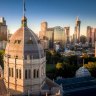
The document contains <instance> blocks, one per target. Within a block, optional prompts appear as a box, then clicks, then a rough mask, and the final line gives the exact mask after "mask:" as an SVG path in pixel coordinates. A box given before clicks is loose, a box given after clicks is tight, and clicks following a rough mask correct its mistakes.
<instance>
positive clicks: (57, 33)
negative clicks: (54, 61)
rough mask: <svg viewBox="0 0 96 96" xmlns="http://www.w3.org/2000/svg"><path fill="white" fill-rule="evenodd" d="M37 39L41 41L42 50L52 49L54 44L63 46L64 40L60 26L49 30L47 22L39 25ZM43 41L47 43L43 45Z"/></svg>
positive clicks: (63, 32) (63, 33)
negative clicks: (39, 29)
mask: <svg viewBox="0 0 96 96" xmlns="http://www.w3.org/2000/svg"><path fill="white" fill-rule="evenodd" d="M39 38H40V40H41V41H42V45H43V48H44V49H46V48H47V49H49V48H54V46H55V44H56V43H59V44H60V45H61V46H64V44H65V39H66V37H65V31H64V28H62V27H60V26H56V27H52V28H49V27H48V23H47V22H42V23H41V31H40V32H39ZM45 41H46V42H47V43H45ZM45 45H46V46H45Z"/></svg>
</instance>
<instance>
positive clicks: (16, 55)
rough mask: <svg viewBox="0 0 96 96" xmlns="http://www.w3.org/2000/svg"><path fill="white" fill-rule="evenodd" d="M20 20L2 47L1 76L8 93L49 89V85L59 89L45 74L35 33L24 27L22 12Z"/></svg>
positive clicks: (42, 57)
mask: <svg viewBox="0 0 96 96" xmlns="http://www.w3.org/2000/svg"><path fill="white" fill-rule="evenodd" d="M21 23H22V24H21V27H20V28H19V29H18V30H17V31H16V32H15V33H14V34H13V35H12V36H11V38H10V39H9V41H8V43H7V46H6V50H5V56H4V79H5V82H6V86H7V89H8V90H9V92H10V93H11V94H12V95H18V94H27V93H28V92H30V94H31V93H32V94H33V93H34V94H39V93H40V92H41V93H42V91H43V92H49V93H50V92H51V91H52V90H51V89H53V87H55V88H56V89H58V90H60V86H59V85H58V84H55V83H54V82H52V81H51V80H50V79H48V78H47V77H46V56H45V54H44V50H43V47H42V46H41V44H40V40H39V39H38V37H37V36H36V35H35V34H34V32H33V31H32V30H30V29H29V28H28V27H27V18H26V17H25V16H23V18H22V21H21ZM46 86H47V87H46ZM46 88H47V89H46ZM58 90H57V91H58ZM52 92H56V91H52ZM20 96H22V95H20Z"/></svg>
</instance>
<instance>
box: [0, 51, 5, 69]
mask: <svg viewBox="0 0 96 96" xmlns="http://www.w3.org/2000/svg"><path fill="white" fill-rule="evenodd" d="M4 52H5V51H4V50H0V65H1V66H2V67H3V68H4V61H3V56H4Z"/></svg>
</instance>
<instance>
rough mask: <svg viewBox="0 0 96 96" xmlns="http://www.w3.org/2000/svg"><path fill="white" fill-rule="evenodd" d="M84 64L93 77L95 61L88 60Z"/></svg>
mask: <svg viewBox="0 0 96 96" xmlns="http://www.w3.org/2000/svg"><path fill="white" fill-rule="evenodd" d="M84 66H85V67H86V68H87V69H88V70H89V71H90V73H91V75H92V76H93V77H96V62H88V64H84Z"/></svg>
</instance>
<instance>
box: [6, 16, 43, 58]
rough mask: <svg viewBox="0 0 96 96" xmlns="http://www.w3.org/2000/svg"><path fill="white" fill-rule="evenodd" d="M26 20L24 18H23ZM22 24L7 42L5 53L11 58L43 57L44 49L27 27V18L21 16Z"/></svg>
mask: <svg viewBox="0 0 96 96" xmlns="http://www.w3.org/2000/svg"><path fill="white" fill-rule="evenodd" d="M24 18H25V19H26V20H25V19H24ZM23 19H24V20H23V21H22V26H21V28H19V29H18V30H17V31H16V32H15V33H14V34H13V35H12V36H11V38H10V40H9V41H8V43H7V46H6V51H5V55H10V57H11V58H14V57H18V58H19V59H22V58H24V59H26V58H27V56H29V57H30V58H32V59H39V58H43V57H44V50H43V47H42V46H41V44H40V41H39V39H38V37H37V36H36V34H35V33H34V32H33V31H32V30H30V29H29V28H28V27H27V23H26V22H27V18H26V17H23Z"/></svg>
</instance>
